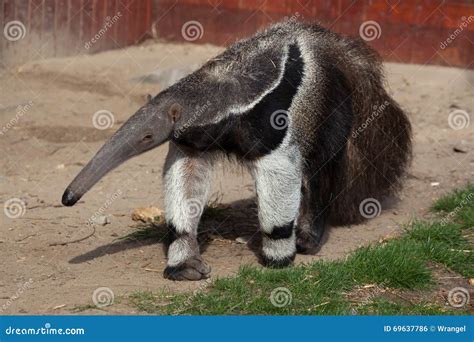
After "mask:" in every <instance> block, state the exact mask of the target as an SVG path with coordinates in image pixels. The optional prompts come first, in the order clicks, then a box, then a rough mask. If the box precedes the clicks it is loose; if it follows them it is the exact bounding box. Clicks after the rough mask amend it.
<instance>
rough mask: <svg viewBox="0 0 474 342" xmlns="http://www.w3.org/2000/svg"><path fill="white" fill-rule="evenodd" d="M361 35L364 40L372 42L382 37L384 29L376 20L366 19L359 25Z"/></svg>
mask: <svg viewBox="0 0 474 342" xmlns="http://www.w3.org/2000/svg"><path fill="white" fill-rule="evenodd" d="M359 35H360V37H361V38H362V39H363V40H365V41H367V42H370V41H372V40H375V39H379V38H380V36H381V35H382V29H381V28H380V25H379V23H378V22H376V21H375V20H369V21H364V22H363V23H362V25H360V27H359Z"/></svg>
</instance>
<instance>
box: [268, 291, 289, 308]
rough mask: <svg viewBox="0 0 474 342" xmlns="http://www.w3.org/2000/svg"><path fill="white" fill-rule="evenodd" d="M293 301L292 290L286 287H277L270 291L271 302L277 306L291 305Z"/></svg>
mask: <svg viewBox="0 0 474 342" xmlns="http://www.w3.org/2000/svg"><path fill="white" fill-rule="evenodd" d="M292 301H293V296H292V295H291V291H290V290H289V289H287V288H286V287H277V288H275V289H273V291H272V292H271V293H270V302H271V303H272V305H273V306H276V307H277V308H282V307H284V306H287V305H290V304H291V302H292Z"/></svg>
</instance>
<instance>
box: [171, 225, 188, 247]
mask: <svg viewBox="0 0 474 342" xmlns="http://www.w3.org/2000/svg"><path fill="white" fill-rule="evenodd" d="M187 235H188V233H179V232H178V231H177V230H176V227H175V226H174V224H172V223H168V234H167V235H166V243H167V244H168V245H171V244H172V243H173V241H175V240H177V239H179V238H181V237H183V236H187Z"/></svg>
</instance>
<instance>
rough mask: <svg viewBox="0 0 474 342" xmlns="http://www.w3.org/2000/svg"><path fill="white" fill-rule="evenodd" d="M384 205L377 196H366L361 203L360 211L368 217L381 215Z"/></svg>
mask: <svg viewBox="0 0 474 342" xmlns="http://www.w3.org/2000/svg"><path fill="white" fill-rule="evenodd" d="M381 211H382V205H381V204H380V202H379V201H377V200H376V199H375V198H366V199H364V200H363V201H362V202H360V204H359V212H360V214H361V215H362V216H363V217H365V218H366V219H371V218H374V217H377V216H379V215H380V212H381Z"/></svg>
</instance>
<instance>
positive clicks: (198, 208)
mask: <svg viewBox="0 0 474 342" xmlns="http://www.w3.org/2000/svg"><path fill="white" fill-rule="evenodd" d="M184 210H185V212H186V216H188V217H191V218H195V217H199V216H200V215H201V214H202V211H203V210H204V206H203V205H202V203H201V201H199V200H198V199H196V198H190V199H188V200H186V203H185V205H184Z"/></svg>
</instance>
